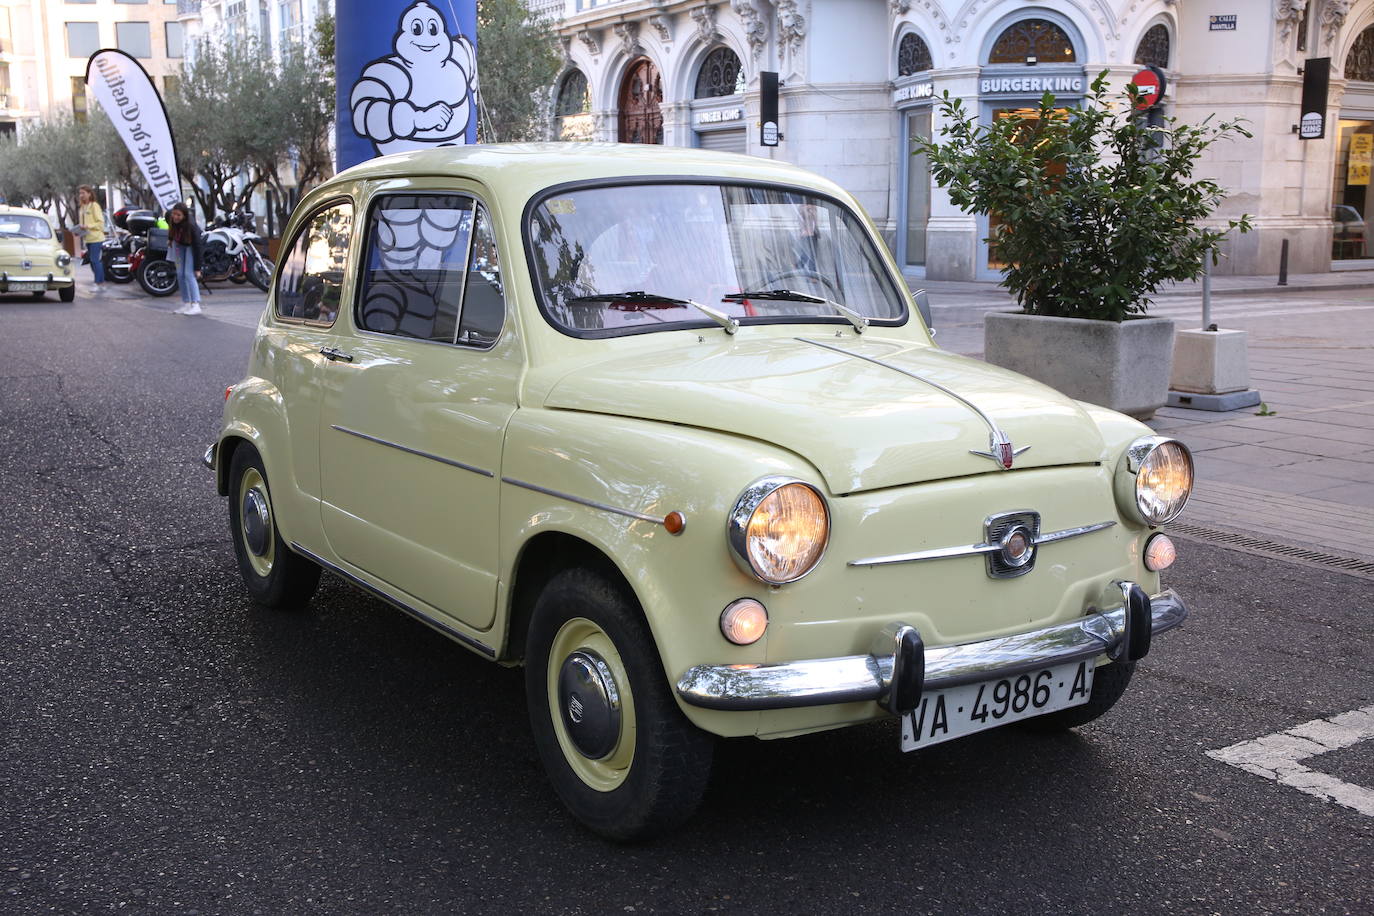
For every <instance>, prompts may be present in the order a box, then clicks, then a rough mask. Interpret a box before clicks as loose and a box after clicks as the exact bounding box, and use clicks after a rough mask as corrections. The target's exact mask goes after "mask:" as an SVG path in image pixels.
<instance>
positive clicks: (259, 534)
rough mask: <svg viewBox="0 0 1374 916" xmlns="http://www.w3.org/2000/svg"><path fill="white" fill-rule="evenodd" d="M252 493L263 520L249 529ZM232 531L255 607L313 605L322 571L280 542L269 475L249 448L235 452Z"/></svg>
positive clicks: (231, 487) (231, 481)
mask: <svg viewBox="0 0 1374 916" xmlns="http://www.w3.org/2000/svg"><path fill="white" fill-rule="evenodd" d="M250 490H251V491H255V498H256V500H257V502H255V503H253V504H252V505H257V506H262V505H264V504H265V520H264V514H263V513H262V512H256V513H254V514H253V515H250V516H249V519H250V523H249V525H248V526H245V524H244V507H245V506H248V505H250V502H249V499H250V497H249V492H250ZM250 511H252V510H250ZM254 516H256V519H257V521H256V523H254V522H253V518H254ZM229 530H230V533H231V535H232V536H233V539H234V555H235V556H236V557H237V558H238V563H239V573H240V574H241V575H242V576H243V582H244V584H245V585H246V586H248V592H249V594H251V595H252V596H253V600H254V601H255V602H257V603H258V604H260V605H262V606H263V607H268V608H273V609H275V610H295V609H297V608H303V607H305V606H306V605H307V604H309V603H310V599H311V598H312V597H314V595H315V589H316V588H317V587H318V586H319V584H320V568H319V567H318V566H316V565H315V564H314V563H312V562H310V561H309V560H307V559H306V558H305V557H302V556H301V555H299V554H297V553H293V552H292V551H291V549H290V548H289V547H288V546H287V545H286V542H285V541H283V540H282V536H281V531H280V530H279V529H278V528H277V517H276V514H275V513H274V512H273V510H272V496H271V489H270V487H269V486H268V484H267V471H266V470H265V469H264V468H263V466H262V456H260V455H259V454H258V451H257V449H255V448H253V447H252V446H251V445H240V446H239V447H238V448H236V449H235V450H234V457H233V459H232V460H231V461H230V463H229Z"/></svg>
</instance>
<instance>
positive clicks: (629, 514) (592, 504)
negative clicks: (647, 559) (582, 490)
mask: <svg viewBox="0 0 1374 916" xmlns="http://www.w3.org/2000/svg"><path fill="white" fill-rule="evenodd" d="M501 482H502V483H508V484H510V485H511V486H513V487H523V488H525V489H526V490H533V491H534V492H536V493H543V494H544V495H545V496H552V497H555V498H556V499H566V500H567V501H568V502H570V503H577V504H578V505H579V506H586V507H587V508H589V509H600V510H601V511H602V512H613V513H615V514H616V515H623V516H625V517H626V518H633V519H636V520H638V521H641V522H653V523H654V524H655V525H662V524H663V519H662V518H660V517H659V516H657V515H646V514H645V513H643V512H634V511H631V510H630V509H621V508H619V507H617V506H608V505H606V504H605V503H599V502H597V501H596V500H594V499H583V498H582V497H580V496H573V495H572V494H571V493H564V492H562V491H560V490H550V489H549V488H548V487H541V486H539V484H537V483H528V482H527V481H524V480H516V479H515V478H514V477H502V478H501Z"/></svg>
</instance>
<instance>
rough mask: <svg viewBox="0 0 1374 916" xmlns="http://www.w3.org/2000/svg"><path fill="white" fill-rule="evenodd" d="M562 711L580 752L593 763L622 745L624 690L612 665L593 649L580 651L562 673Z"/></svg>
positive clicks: (569, 732)
mask: <svg viewBox="0 0 1374 916" xmlns="http://www.w3.org/2000/svg"><path fill="white" fill-rule="evenodd" d="M558 710H559V715H561V716H562V717H563V727H564V728H565V729H566V730H567V733H568V737H570V738H571V739H572V741H573V744H575V745H577V749H578V751H580V752H581V753H582V754H583V755H584V756H586V757H588V758H590V759H592V760H601V759H602V758H604V757H607V756H609V755H610V754H611V752H612V751H614V750H615V749H616V745H617V744H619V742H620V691H619V690H618V689H617V687H616V683H615V676H614V675H613V674H612V673H611V669H610V666H609V665H607V664H606V662H605V661H604V660H603V659H602V658H601V656H599V655H597V654H596V653H595V652H593V651H591V650H590V649H579V650H577V651H576V652H573V653H572V654H571V655H569V656H568V657H567V658H566V659H564V661H563V667H562V669H561V670H560V671H559V672H558Z"/></svg>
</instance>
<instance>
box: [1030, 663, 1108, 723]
mask: <svg viewBox="0 0 1374 916" xmlns="http://www.w3.org/2000/svg"><path fill="white" fill-rule="evenodd" d="M1134 673H1135V662H1113V663H1112V664H1110V665H1104V666H1102V667H1100V668H1098V669H1097V671H1096V672H1095V673H1094V674H1093V692H1092V694H1091V695H1090V696H1089V697H1088V702H1086V703H1084V704H1082V705H1081V706H1070V707H1069V708H1068V709H1061V710H1059V711H1058V712H1051V713H1046V714H1045V715H1043V716H1036V717H1035V718H1033V719H1027V720H1026V721H1025V722H1024V723H1022V724H1024V725H1025V727H1026V728H1028V729H1030V730H1031V731H1037V732H1057V731H1063V730H1065V729H1068V728H1077V727H1078V726H1080V725H1087V724H1088V723H1089V722H1091V721H1093V720H1094V719H1097V718H1100V717H1102V716H1103V715H1105V714H1106V713H1107V710H1109V709H1111V708H1112V707H1113V706H1115V705H1116V701H1117V700H1119V699H1121V696H1122V694H1124V693H1125V692H1126V688H1127V687H1128V686H1130V683H1131V675H1132V674H1134Z"/></svg>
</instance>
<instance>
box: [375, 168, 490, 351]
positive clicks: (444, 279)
mask: <svg viewBox="0 0 1374 916" xmlns="http://www.w3.org/2000/svg"><path fill="white" fill-rule="evenodd" d="M473 216H474V202H473V199H472V198H471V197H466V196H462V195H457V194H401V195H392V196H388V197H383V198H382V199H381V200H380V201H378V202H377V204H376V205H375V206H374V207H373V208H372V217H371V219H370V220H369V225H368V234H367V258H366V261H365V264H366V269H365V271H364V276H363V285H362V294H361V295H360V296H359V299H358V303H359V305H358V324H359V326H360V327H362V328H363V329H365V330H368V331H376V332H377V333H379V334H394V335H396V336H398V337H411V338H415V339H418V340H432V341H440V342H443V343H453V342H454V340H455V339H456V338H457V336H458V311H459V309H460V307H461V303H462V301H463V278H464V276H465V275H466V273H467V269H468V257H469V254H470V252H471V248H472V245H471V241H472V228H473Z"/></svg>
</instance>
